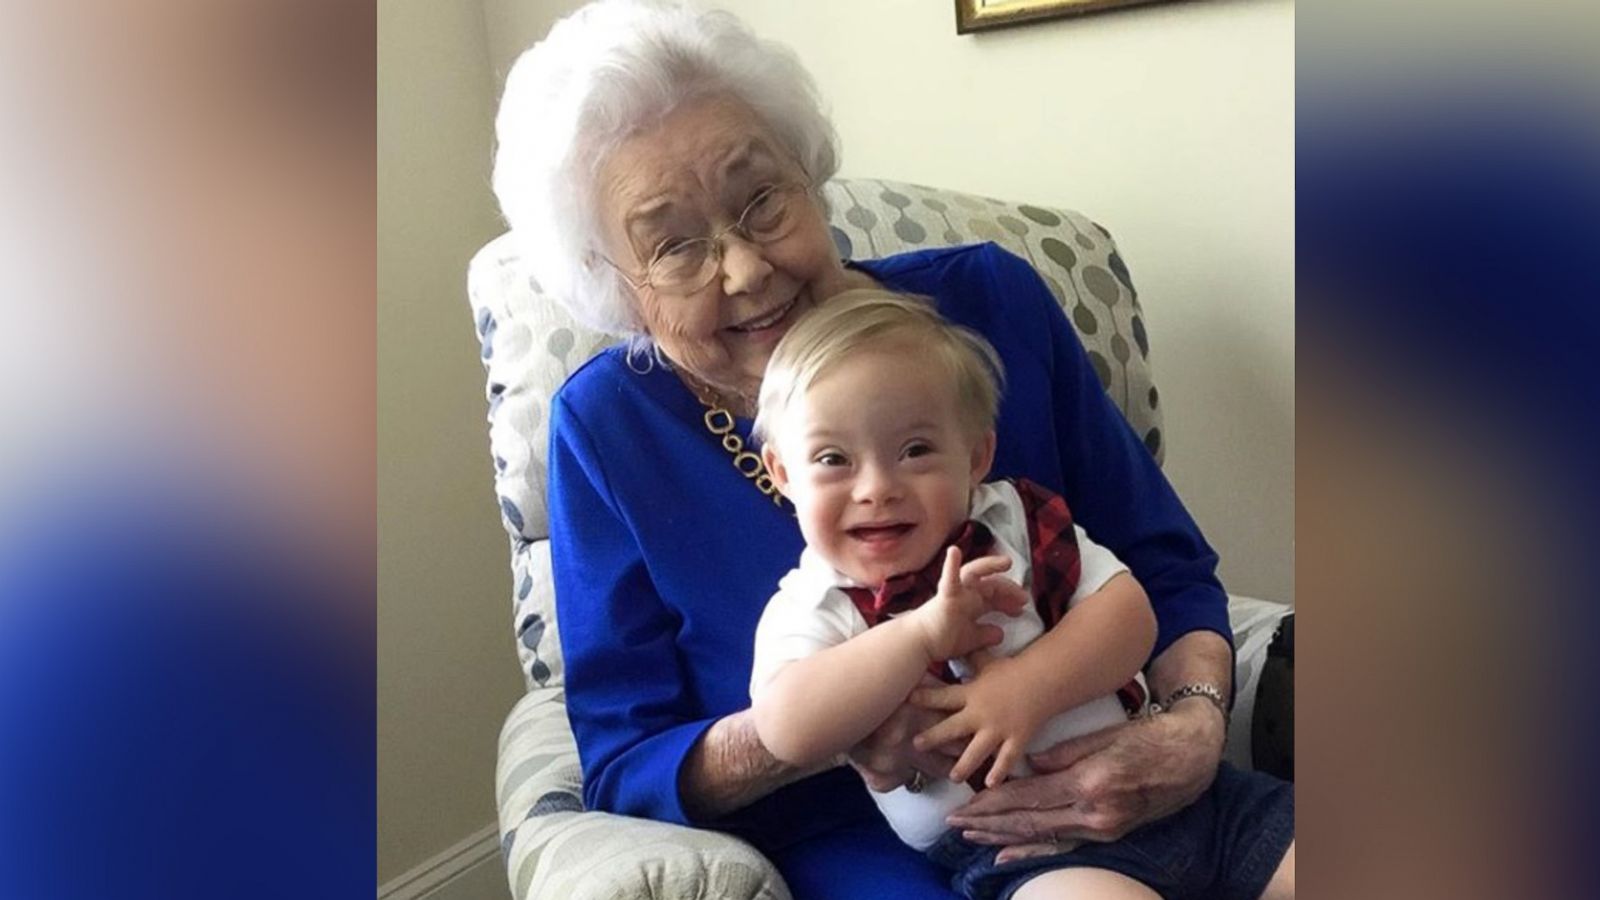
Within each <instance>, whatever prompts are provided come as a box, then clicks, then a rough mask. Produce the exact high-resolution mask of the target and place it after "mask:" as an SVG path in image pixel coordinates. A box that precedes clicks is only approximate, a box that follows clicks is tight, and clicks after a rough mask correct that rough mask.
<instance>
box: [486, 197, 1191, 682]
mask: <svg viewBox="0 0 1600 900" xmlns="http://www.w3.org/2000/svg"><path fill="white" fill-rule="evenodd" d="M824 193H825V195H826V197H827V199H828V202H829V204H830V206H831V213H830V216H829V223H830V224H829V227H830V230H831V232H832V234H833V239H834V243H835V244H837V245H838V247H839V251H840V253H841V255H843V256H845V257H847V258H855V259H871V258H875V257H881V256H888V255H891V254H895V253H900V252H903V251H907V250H918V249H926V248H928V247H945V246H952V245H956V244H970V243H978V242H982V241H993V242H995V243H996V244H999V245H1001V246H1002V247H1005V248H1006V249H1008V250H1010V251H1011V252H1013V253H1015V254H1017V255H1018V256H1021V257H1023V258H1024V259H1027V260H1029V261H1031V262H1032V263H1033V266H1034V268H1035V269H1037V270H1038V271H1039V274H1040V275H1041V276H1042V277H1043V278H1044V281H1045V284H1047V285H1049V287H1050V290H1051V292H1052V293H1054V294H1055V296H1056V300H1057V302H1059V303H1060V304H1061V306H1062V308H1063V309H1064V310H1066V312H1067V317H1068V319H1069V320H1070V321H1071V322H1072V324H1073V326H1074V327H1075V328H1076V329H1077V331H1078V334H1079V336H1080V337H1081V338H1082V340H1083V344H1084V347H1085V348H1086V349H1087V350H1088V352H1089V359H1090V361H1091V362H1092V363H1093V365H1094V368H1095V371H1096V373H1097V374H1098V375H1099V376H1100V382H1101V384H1102V385H1104V386H1105V388H1106V390H1107V392H1109V393H1110V395H1111V398H1112V399H1113V400H1114V401H1115V402H1116V404H1117V406H1118V407H1119V408H1120V409H1121V410H1122V413H1123V415H1124V416H1126V417H1127V418H1128V421H1129V422H1130V423H1131V424H1132V425H1133V428H1134V430H1135V431H1136V432H1137V433H1138V434H1140V435H1142V436H1143V437H1144V439H1145V444H1146V446H1148V447H1149V448H1150V450H1151V452H1152V453H1153V454H1155V457H1156V459H1157V460H1158V461H1159V460H1161V459H1162V457H1163V451H1164V448H1163V447H1162V444H1161V410H1160V407H1159V399H1158V397H1157V393H1156V389H1155V384H1154V381H1153V380H1152V378H1151V375H1150V367H1149V364H1148V361H1147V357H1148V355H1149V343H1148V339H1147V336H1146V332H1145V326H1144V317H1143V315H1142V314H1141V310H1140V308H1139V303H1138V295H1137V294H1136V292H1135V291H1134V289H1133V282H1132V280H1131V278H1130V277H1129V275H1128V269H1127V266H1125V265H1124V264H1123V262H1122V257H1121V256H1120V255H1119V254H1118V252H1117V248H1116V245H1115V243H1113V242H1112V239H1111V234H1110V233H1109V232H1108V231H1106V230H1105V229H1104V228H1102V227H1100V226H1099V225H1098V224H1096V223H1094V222H1092V221H1090V220H1089V219H1087V218H1085V217H1084V216H1083V215H1081V214H1079V213H1076V212H1073V211H1071V210H1065V209H1049V208H1044V207H1039V206H1032V205H1029V204H1025V203H1024V204H1017V203H1006V202H1002V201H999V200H994V199H990V198H987V197H978V196H974V195H972V194H963V193H958V192H955V191H947V190H940V189H937V188H929V187H921V186H918V185H909V184H901V183H899V182H893V181H882V180H878V179H851V178H840V179H835V180H834V181H832V182H830V183H828V184H827V185H826V186H825V187H824ZM467 283H468V291H467V293H468V298H469V299H470V301H471V303H472V314H473V321H474V324H475V327H476V330H477V334H478V340H479V344H480V346H481V348H482V349H481V356H482V360H483V364H484V368H485V369H486V370H487V372H488V384H487V388H486V395H487V398H488V402H489V415H488V419H489V445H490V452H491V456H492V459H493V463H494V483H495V493H496V496H497V497H498V499H499V504H500V515H501V521H502V523H503V524H504V525H505V528H506V532H507V533H508V534H509V535H510V537H511V544H512V568H513V573H514V579H515V585H514V587H513V595H514V600H513V602H514V604H515V607H516V622H517V633H518V638H519V640H518V649H519V652H520V653H521V655H522V658H523V672H524V674H526V675H527V676H528V678H529V681H530V684H542V685H549V684H553V683H559V681H560V658H559V653H560V651H559V647H558V645H557V643H556V641H555V634H554V629H555V623H554V617H553V616H554V609H553V603H552V602H551V599H550V596H549V595H550V593H551V592H550V590H549V564H548V552H549V551H548V547H547V546H544V545H543V541H544V540H545V539H546V538H548V537H549V517H548V514H547V511H546V486H547V472H546V461H547V460H546V453H547V446H546V445H547V442H548V434H547V428H548V421H549V417H548V412H549V409H550V398H551V397H552V396H553V395H554V394H555V392H556V390H557V389H558V388H560V387H561V384H562V383H563V382H564V381H566V379H567V376H568V375H570V374H571V373H572V371H573V370H574V369H576V368H577V367H578V366H580V365H582V364H583V363H584V361H586V360H587V359H588V358H589V357H590V356H593V355H594V353H595V352H596V351H598V350H599V349H601V348H602V347H605V346H607V345H608V344H611V343H613V342H615V340H616V339H615V338H614V337H611V336H607V335H601V334H597V333H595V332H593V331H590V330H588V329H586V328H584V327H583V326H581V325H579V324H578V323H577V322H575V321H574V320H573V318H572V317H571V316H570V315H569V314H568V313H567V311H566V309H565V308H563V307H562V305H561V304H560V303H559V302H557V301H556V300H555V299H554V298H553V297H551V296H550V295H548V294H546V293H545V292H544V291H543V290H541V289H540V287H539V285H538V283H537V282H535V281H534V280H533V279H532V278H530V277H529V275H528V274H527V272H526V271H525V270H524V268H523V266H522V264H521V260H520V258H519V256H518V253H517V251H516V250H515V249H514V245H513V243H512V242H511V240H510V239H509V235H502V236H500V237H498V238H495V239H494V240H493V241H490V242H489V243H488V244H487V245H485V246H484V247H483V249H482V250H480V251H479V252H478V253H477V255H476V256H474V257H473V259H472V263H471V265H470V266H469V268H468V277H467Z"/></svg>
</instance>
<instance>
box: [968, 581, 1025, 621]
mask: <svg viewBox="0 0 1600 900" xmlns="http://www.w3.org/2000/svg"><path fill="white" fill-rule="evenodd" d="M976 589H977V591H978V593H979V594H981V595H982V596H983V602H984V604H985V605H987V606H988V607H989V608H990V609H992V610H996V611H998V612H1003V613H1005V614H1006V615H1008V616H1015V615H1020V614H1021V613H1022V611H1023V610H1025V609H1027V608H1028V604H1030V603H1032V602H1033V597H1032V596H1031V595H1030V594H1029V593H1028V592H1027V591H1026V590H1025V589H1024V588H1023V587H1022V585H1020V584H1017V583H1016V582H1015V581H1012V580H1011V579H1009V578H1001V577H999V576H998V575H996V576H991V577H989V578H985V579H984V580H983V581H981V582H979V583H978V584H977V585H976Z"/></svg>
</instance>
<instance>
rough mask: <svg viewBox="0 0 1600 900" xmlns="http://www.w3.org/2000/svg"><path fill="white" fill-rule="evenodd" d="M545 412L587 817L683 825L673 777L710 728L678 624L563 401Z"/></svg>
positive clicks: (570, 697) (555, 546)
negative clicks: (698, 703)
mask: <svg viewBox="0 0 1600 900" xmlns="http://www.w3.org/2000/svg"><path fill="white" fill-rule="evenodd" d="M553 407H554V408H553V410H552V418H551V428H550V431H551V437H550V546H551V555H552V564H553V567H554V574H555V589H556V615H557V619H558V621H559V623H560V627H559V631H560V636H561V651H562V655H563V657H564V659H565V663H566V672H567V674H566V689H567V712H568V715H569V716H570V718H571V721H572V730H573V732H574V734H575V735H576V737H577V742H578V755H579V757H580V759H581V761H582V764H583V801H584V805H585V806H586V807H588V808H589V809H599V810H605V811H607V812H614V813H620V814H623V815H630V816H641V817H645V818H650V819H657V820H660V821H664V822H676V823H680V824H689V819H688V816H687V815H686V813H685V812H684V809H683V804H682V802H681V800H680V799H679V796H678V771H679V769H680V767H681V766H682V765H683V761H684V759H685V758H686V757H687V756H688V754H689V751H690V749H691V748H692V747H693V746H694V743H695V741H697V740H698V739H699V738H700V735H701V734H703V733H704V732H705V730H706V729H707V728H708V727H710V725H711V723H712V722H713V721H714V719H711V718H705V717H703V716H701V715H699V713H698V711H697V710H696V709H695V707H694V706H693V700H692V697H691V695H690V692H689V691H688V689H687V684H688V679H687V676H686V674H685V672H684V668H683V662H682V660H681V659H680V657H679V654H678V650H677V636H678V631H679V629H680V627H681V625H682V621H681V618H680V617H679V616H678V615H677V613H675V612H674V611H673V610H672V609H671V608H669V607H668V606H667V605H666V603H664V602H663V600H662V598H661V597H660V595H659V594H658V593H657V591H656V589H655V587H654V585H653V583H652V580H651V577H650V572H649V564H648V561H647V560H646V559H644V558H643V555H642V553H641V551H640V548H639V543H638V541H637V540H635V538H634V533H633V529H632V528H631V527H630V526H629V523H628V522H627V520H626V517H625V516H624V515H623V514H622V512H621V511H620V509H619V507H618V505H617V504H616V503H615V501H614V498H613V496H612V493H611V490H610V488H609V481H608V479H607V475H606V471H605V462H606V460H605V459H604V458H603V457H602V455H601V454H600V453H598V452H596V451H595V449H594V447H593V444H592V442H591V439H590V437H589V432H588V431H587V430H586V429H585V427H584V425H583V423H582V422H581V421H580V420H579V418H578V416H577V415H576V414H575V413H574V412H573V411H572V409H571V408H570V407H569V406H568V405H567V404H566V403H564V402H563V401H562V398H561V397H560V396H557V398H556V402H555V403H554V404H553Z"/></svg>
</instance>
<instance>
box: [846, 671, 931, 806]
mask: <svg viewBox="0 0 1600 900" xmlns="http://www.w3.org/2000/svg"><path fill="white" fill-rule="evenodd" d="M942 683H943V682H941V681H939V679H937V678H934V677H933V676H932V675H924V676H922V682H921V684H920V685H919V687H923V688H927V687H936V686H938V685H940V684H942ZM943 718H944V714H943V713H940V712H934V711H932V710H927V709H923V708H921V707H918V706H913V705H911V704H910V703H902V704H901V705H900V708H899V709H897V710H895V712H894V713H893V714H892V715H890V716H889V718H888V719H887V720H885V721H884V723H883V724H882V725H880V726H878V730H876V731H874V732H873V733H872V734H870V735H868V736H867V739H866V740H864V741H862V742H861V743H859V744H857V745H856V746H855V748H853V749H852V750H851V751H850V765H851V767H853V768H854V769H855V770H856V771H857V772H858V773H860V774H861V780H862V781H865V782H866V783H867V788H868V789H869V790H872V791H876V792H877V793H880V794H881V793H884V792H887V791H892V790H894V789H895V788H897V787H900V786H902V785H904V784H905V783H906V782H908V781H910V780H911V776H912V773H913V772H921V773H922V774H924V775H927V776H929V777H930V778H947V777H949V775H950V766H951V765H953V764H954V763H955V758H954V757H952V756H948V755H946V754H944V753H942V752H940V751H939V750H931V751H918V750H916V749H915V748H913V747H912V745H911V739H912V737H913V736H915V735H916V734H918V733H920V732H922V731H925V730H926V729H928V728H930V727H931V726H933V725H934V724H935V723H936V722H938V721H939V720H941V719H943Z"/></svg>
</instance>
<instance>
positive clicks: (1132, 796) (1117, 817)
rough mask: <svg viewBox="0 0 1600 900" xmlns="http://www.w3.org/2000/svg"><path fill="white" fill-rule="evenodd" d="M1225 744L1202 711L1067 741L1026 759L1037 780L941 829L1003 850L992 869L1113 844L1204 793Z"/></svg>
mask: <svg viewBox="0 0 1600 900" xmlns="http://www.w3.org/2000/svg"><path fill="white" fill-rule="evenodd" d="M1225 738H1226V728H1225V723H1224V721H1223V718H1222V714H1221V713H1220V712H1218V711H1217V709H1216V708H1215V707H1213V706H1212V705H1211V704H1209V703H1205V702H1190V703H1182V704H1179V705H1178V706H1177V707H1176V708H1174V709H1173V710H1172V711H1171V712H1168V713H1164V714H1162V715H1159V716H1156V717H1155V718H1153V719H1141V720H1138V721H1135V722H1129V723H1128V724H1126V725H1117V726H1114V727H1111V728H1107V729H1105V730H1103V731H1097V732H1095V733H1093V734H1087V735H1084V736H1082V737H1079V738H1074V739H1073V740H1070V741H1065V742H1063V743H1061V744H1058V745H1057V746H1055V747H1053V748H1051V749H1050V750H1047V751H1045V752H1043V753H1038V754H1034V755H1032V756H1030V757H1029V758H1028V761H1029V763H1031V764H1032V766H1033V768H1034V770H1035V771H1036V772H1038V773H1039V774H1037V775H1033V776H1031V777H1027V778H1018V779H1015V780H1012V781H1009V782H1007V783H1005V784H1003V785H1000V786H999V787H995V788H990V789H988V790H986V791H984V792H983V793H981V794H979V795H978V796H976V797H974V798H973V799H972V800H971V801H970V802H969V803H967V805H966V806H963V807H961V808H960V809H958V810H956V811H955V812H954V813H952V814H951V815H950V817H949V819H948V821H949V823H950V824H951V825H952V826H953V827H956V828H960V829H961V830H962V834H963V836H964V837H966V838H967V839H968V840H970V841H972V842H974V843H978V844H989V845H1006V849H1004V850H1002V851H1001V852H1000V855H999V856H998V857H997V859H996V862H1002V863H1003V862H1009V861H1010V860H1013V859H1018V858H1022V857H1025V856H1031V855H1036V854H1039V853H1047V852H1048V853H1054V852H1059V851H1060V849H1061V847H1060V845H1062V844H1076V843H1079V842H1082V841H1113V840H1116V839H1118V838H1120V837H1122V836H1123V835H1125V834H1127V833H1128V832H1130V831H1132V830H1133V829H1135V828H1137V827H1139V826H1140V825H1143V824H1145V823H1147V822H1152V821H1155V820H1156V819H1159V818H1161V817H1163V816H1167V815H1170V814H1171V813H1174V812H1176V811H1178V810H1180V809H1182V808H1183V807H1185V806H1188V805H1189V804H1190V803H1193V802H1194V800H1195V799H1196V798H1197V797H1199V796H1200V795H1201V794H1202V793H1204V792H1205V789H1206V788H1207V787H1209V786H1210V785H1211V780H1212V778H1214V777H1215V776H1216V771H1217V765H1218V763H1219V762H1220V761H1221V759H1222V746H1223V742H1224V739H1225Z"/></svg>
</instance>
